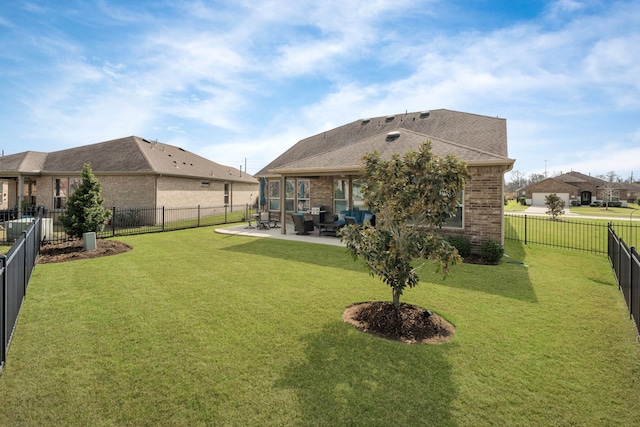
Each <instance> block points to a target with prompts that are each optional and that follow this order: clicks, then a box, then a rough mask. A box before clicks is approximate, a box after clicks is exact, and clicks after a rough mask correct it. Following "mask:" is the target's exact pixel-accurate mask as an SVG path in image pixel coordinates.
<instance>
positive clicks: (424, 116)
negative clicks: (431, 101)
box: [420, 111, 431, 119]
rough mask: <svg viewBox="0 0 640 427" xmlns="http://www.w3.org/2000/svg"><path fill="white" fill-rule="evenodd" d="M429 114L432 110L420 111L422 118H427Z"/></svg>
mask: <svg viewBox="0 0 640 427" xmlns="http://www.w3.org/2000/svg"><path fill="white" fill-rule="evenodd" d="M429 114H431V112H430V111H420V118H421V119H426V118H427V117H429Z"/></svg>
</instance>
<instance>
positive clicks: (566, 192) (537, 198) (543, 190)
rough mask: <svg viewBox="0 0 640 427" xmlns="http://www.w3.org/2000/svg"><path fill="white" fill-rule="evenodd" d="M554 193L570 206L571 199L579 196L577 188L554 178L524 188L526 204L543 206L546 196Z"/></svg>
mask: <svg viewBox="0 0 640 427" xmlns="http://www.w3.org/2000/svg"><path fill="white" fill-rule="evenodd" d="M549 194H555V195H557V196H558V197H560V198H561V199H562V200H564V204H565V206H567V207H569V206H571V201H572V200H576V199H577V198H578V197H579V189H578V188H576V187H574V186H573V185H571V184H567V183H565V182H562V181H560V180H558V179H555V178H547V179H545V180H542V181H540V182H537V183H535V184H532V185H530V186H528V187H527V188H526V191H525V198H526V200H527V205H530V206H545V203H546V197H547V196H548V195H549Z"/></svg>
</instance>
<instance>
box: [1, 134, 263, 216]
mask: <svg viewBox="0 0 640 427" xmlns="http://www.w3.org/2000/svg"><path fill="white" fill-rule="evenodd" d="M85 163H89V164H90V165H91V168H92V170H93V173H94V175H95V176H96V177H97V178H98V180H99V181H100V183H101V185H102V196H103V197H104V199H105V202H104V204H105V206H106V207H121V208H156V207H167V208H182V207H196V206H198V205H201V206H208V207H210V206H223V205H225V204H226V205H228V206H229V207H230V209H233V207H234V206H235V207H236V208H238V209H239V208H240V207H244V206H245V205H246V204H247V203H253V201H254V200H255V197H256V196H257V195H258V192H259V183H258V181H257V180H256V179H255V178H254V177H253V176H251V175H248V174H247V173H245V172H242V171H240V170H238V169H235V168H232V167H228V166H224V165H221V164H218V163H215V162H212V161H210V160H207V159H205V158H203V157H200V156H198V155H196V154H193V153H191V152H188V151H185V150H183V149H182V148H179V147H175V146H172V145H168V144H163V143H159V142H157V141H150V140H147V139H143V138H139V137H137V136H129V137H126V138H120V139H115V140H111V141H105V142H100V143H97V144H90V145H85V146H81V147H76V148H70V149H67V150H61V151H55V152H51V153H41V152H33V151H26V152H23V153H17V154H12V155H7V156H2V157H0V180H2V196H3V197H2V202H3V206H2V208H3V209H13V208H14V207H16V206H20V202H21V201H24V202H26V203H28V204H32V205H37V206H42V207H44V208H45V209H47V210H51V209H61V208H64V207H65V204H66V201H67V198H68V197H69V195H70V194H71V193H72V192H73V190H74V189H75V188H76V187H77V186H78V185H79V183H80V180H81V178H80V174H81V172H82V168H83V165H84V164H85ZM252 199H254V200H252Z"/></svg>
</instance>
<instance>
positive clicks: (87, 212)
mask: <svg viewBox="0 0 640 427" xmlns="http://www.w3.org/2000/svg"><path fill="white" fill-rule="evenodd" d="M101 192H102V186H101V185H100V183H99V182H98V179H97V178H96V177H95V175H94V174H93V171H92V170H91V166H90V165H89V164H88V163H85V165H84V167H83V168H82V182H81V183H80V186H79V187H78V189H77V190H76V191H74V192H73V194H71V196H69V200H68V201H67V208H66V211H65V213H64V214H62V215H60V222H61V223H62V226H63V227H64V229H65V231H66V233H67V234H68V235H69V236H73V237H82V234H83V233H87V232H91V231H96V232H97V231H101V230H102V229H103V227H104V224H105V222H106V221H107V220H108V219H109V218H111V211H110V210H108V209H105V208H103V207H102V203H103V202H104V199H103V197H102V195H101Z"/></svg>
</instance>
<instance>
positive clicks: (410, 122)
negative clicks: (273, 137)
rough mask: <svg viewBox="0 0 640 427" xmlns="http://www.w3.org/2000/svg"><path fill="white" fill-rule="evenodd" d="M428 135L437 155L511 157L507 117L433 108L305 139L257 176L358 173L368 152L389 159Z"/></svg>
mask: <svg viewBox="0 0 640 427" xmlns="http://www.w3.org/2000/svg"><path fill="white" fill-rule="evenodd" d="M426 140H430V141H431V143H432V151H433V152H434V153H435V154H437V155H439V156H446V155H447V154H454V155H455V156H457V157H458V158H460V159H461V160H464V161H465V162H467V163H468V164H470V165H474V164H475V165H482V164H484V165H490V164H496V165H498V164H500V165H509V166H510V165H512V164H513V162H514V160H512V159H509V158H508V157H507V156H508V154H507V129H506V120H505V119H500V118H494V117H488V116H481V115H477V114H469V113H461V112H457V111H451V110H433V111H422V112H414V113H404V114H397V115H392V116H382V117H375V118H367V119H360V120H356V121H354V122H351V123H349V124H346V125H343V126H340V127H338V128H335V129H332V130H330V131H327V132H323V133H321V134H318V135H314V136H311V137H309V138H305V139H303V140H301V141H299V142H298V143H297V144H295V145H294V146H293V147H291V148H290V149H289V150H287V151H286V152H284V153H283V154H282V155H280V156H279V157H278V158H276V159H275V160H274V161H272V162H271V163H269V164H268V165H267V166H266V167H264V168H263V169H262V170H261V171H259V172H258V173H257V174H256V175H257V176H273V175H278V174H283V173H291V174H292V173H323V172H326V173H330V172H332V171H341V172H356V171H358V170H359V168H360V165H361V158H362V155H363V154H365V153H367V152H371V151H378V153H380V156H381V157H382V158H390V157H391V155H392V154H393V153H400V154H402V153H405V152H407V151H409V150H416V149H417V148H418V147H419V146H420V144H421V143H422V142H424V141H426Z"/></svg>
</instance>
